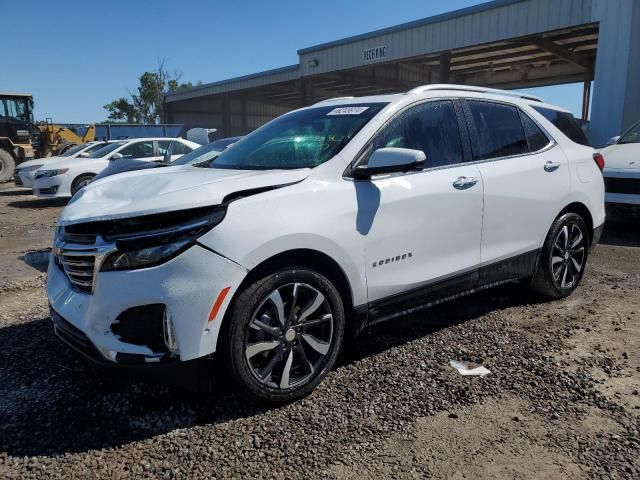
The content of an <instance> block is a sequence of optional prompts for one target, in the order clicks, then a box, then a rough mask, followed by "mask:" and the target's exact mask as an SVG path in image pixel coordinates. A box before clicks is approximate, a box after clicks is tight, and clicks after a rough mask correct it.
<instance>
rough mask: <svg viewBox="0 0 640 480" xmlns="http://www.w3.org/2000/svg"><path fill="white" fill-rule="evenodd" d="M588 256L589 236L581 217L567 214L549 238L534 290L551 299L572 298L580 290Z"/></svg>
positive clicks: (535, 278)
mask: <svg viewBox="0 0 640 480" xmlns="http://www.w3.org/2000/svg"><path fill="white" fill-rule="evenodd" d="M588 255H589V233H588V231H587V225H586V224H585V222H584V220H583V219H582V217H581V216H580V215H578V214H576V213H566V214H564V215H562V216H560V217H558V218H557V219H556V221H555V222H553V225H552V226H551V230H550V231H549V234H548V235H547V239H546V240H545V243H544V246H543V248H542V252H541V254H540V258H539V262H538V270H537V272H536V274H535V275H534V278H533V281H532V283H531V286H532V288H533V290H534V291H537V292H538V293H541V294H543V295H545V296H548V297H551V298H562V297H566V296H568V295H571V293H573V291H574V290H575V289H576V288H577V287H578V284H579V283H580V280H581V279H582V276H583V275H584V270H585V267H586V265H587V257H588Z"/></svg>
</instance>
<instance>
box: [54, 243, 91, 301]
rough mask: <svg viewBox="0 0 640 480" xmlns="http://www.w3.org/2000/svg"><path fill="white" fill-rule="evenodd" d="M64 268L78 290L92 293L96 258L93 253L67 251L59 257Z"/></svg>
mask: <svg viewBox="0 0 640 480" xmlns="http://www.w3.org/2000/svg"><path fill="white" fill-rule="evenodd" d="M58 259H59V263H60V265H61V266H62V270H63V271H64V273H65V274H66V275H67V278H69V281H70V282H71V284H72V285H73V286H74V287H76V288H77V289H78V290H81V291H83V292H87V293H90V292H91V291H92V290H93V273H94V269H95V263H96V259H95V256H94V255H93V254H92V253H86V254H78V252H66V251H64V250H63V253H62V255H60V256H59V257H58Z"/></svg>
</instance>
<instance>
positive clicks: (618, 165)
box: [602, 121, 640, 207]
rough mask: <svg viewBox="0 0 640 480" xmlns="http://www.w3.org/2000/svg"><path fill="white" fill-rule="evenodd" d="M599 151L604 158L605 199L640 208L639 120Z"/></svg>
mask: <svg viewBox="0 0 640 480" xmlns="http://www.w3.org/2000/svg"><path fill="white" fill-rule="evenodd" d="M609 143H610V145H609V146H608V147H606V148H604V149H603V150H602V155H603V156H604V158H605V161H606V168H605V169H604V172H603V175H604V183H605V189H606V197H605V201H606V202H607V203H609V204H618V205H636V206H639V207H640V121H639V122H637V123H636V124H635V125H633V126H632V127H631V128H630V129H629V130H627V131H626V133H625V134H624V135H622V136H621V137H619V138H616V137H614V138H612V139H611V140H610V141H609Z"/></svg>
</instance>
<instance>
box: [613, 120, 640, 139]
mask: <svg viewBox="0 0 640 480" xmlns="http://www.w3.org/2000/svg"><path fill="white" fill-rule="evenodd" d="M621 143H640V122H638V123H636V124H635V125H634V126H633V127H631V128H630V129H629V130H628V131H627V133H625V134H624V135H623V136H622V138H620V140H618V144H621Z"/></svg>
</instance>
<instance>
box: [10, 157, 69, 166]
mask: <svg viewBox="0 0 640 480" xmlns="http://www.w3.org/2000/svg"><path fill="white" fill-rule="evenodd" d="M62 159H63V157H45V158H36V159H34V160H29V161H27V162H22V163H20V164H19V165H18V166H17V167H16V168H17V169H23V168H27V167H32V166H34V165H43V166H45V167H46V166H47V165H49V164H50V163H52V162H56V161H58V160H62Z"/></svg>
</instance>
